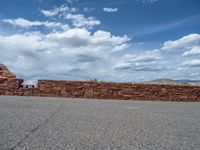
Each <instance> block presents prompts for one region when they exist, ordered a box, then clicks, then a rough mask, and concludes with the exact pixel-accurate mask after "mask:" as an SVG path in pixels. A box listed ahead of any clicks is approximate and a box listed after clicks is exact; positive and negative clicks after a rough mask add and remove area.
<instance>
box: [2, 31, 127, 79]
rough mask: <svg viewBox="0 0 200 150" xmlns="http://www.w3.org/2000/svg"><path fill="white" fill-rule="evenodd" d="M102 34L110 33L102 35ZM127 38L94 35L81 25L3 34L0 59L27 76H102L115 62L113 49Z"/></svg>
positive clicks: (55, 77) (20, 75)
mask: <svg viewBox="0 0 200 150" xmlns="http://www.w3.org/2000/svg"><path fill="white" fill-rule="evenodd" d="M99 33H101V34H99ZM102 33H103V34H104V35H107V36H104V37H103V38H102V37H99V36H98V35H103V34H102ZM128 40H129V39H128V38H127V36H124V37H119V36H114V35H112V34H111V33H109V32H105V31H96V32H95V33H94V34H92V33H91V32H90V31H88V30H87V29H80V28H73V29H69V30H67V31H64V32H52V33H49V34H43V33H40V32H28V33H24V34H14V35H9V36H0V49H1V50H2V53H1V55H0V60H1V61H2V62H3V63H5V64H6V65H8V66H11V68H13V70H14V71H15V72H16V73H17V75H18V76H19V77H23V78H25V79H38V78H49V79H79V80H80V79H87V78H99V79H101V78H103V76H105V74H104V73H103V72H107V73H106V74H107V75H108V76H109V74H110V73H109V70H110V69H111V67H112V63H111V62H110V61H111V59H108V58H111V55H112V51H113V49H114V48H115V47H116V46H120V45H123V44H125V43H127V42H128ZM105 65H106V66H107V67H106V68H105ZM109 68H110V69H109ZM91 69H92V72H91ZM112 78H113V79H116V78H117V77H114V76H112ZM112 78H111V75H110V80H112ZM108 80H109V79H108Z"/></svg>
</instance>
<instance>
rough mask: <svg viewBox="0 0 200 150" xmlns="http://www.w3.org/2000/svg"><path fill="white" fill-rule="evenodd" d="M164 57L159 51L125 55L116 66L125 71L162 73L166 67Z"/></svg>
mask: <svg viewBox="0 0 200 150" xmlns="http://www.w3.org/2000/svg"><path fill="white" fill-rule="evenodd" d="M161 59H162V56H161V55H160V53H159V52H158V51H157V50H154V51H147V52H145V53H140V54H125V55H124V56H123V58H122V59H121V60H120V61H119V62H118V63H117V64H116V65H115V66H114V69H117V70H123V71H126V70H127V71H160V70H162V69H164V68H166V67H164V65H163V64H162V61H161Z"/></svg>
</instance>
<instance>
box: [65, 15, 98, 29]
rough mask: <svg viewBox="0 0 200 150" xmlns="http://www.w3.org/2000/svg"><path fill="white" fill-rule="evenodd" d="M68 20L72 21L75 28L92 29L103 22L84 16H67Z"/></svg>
mask: <svg viewBox="0 0 200 150" xmlns="http://www.w3.org/2000/svg"><path fill="white" fill-rule="evenodd" d="M66 19H69V20H71V21H72V24H73V25H74V26H75V27H88V28H92V27H93V26H96V25H99V24H101V21H99V20H97V19H95V18H94V17H85V15H83V14H71V13H69V14H67V15H66Z"/></svg>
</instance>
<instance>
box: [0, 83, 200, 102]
mask: <svg viewBox="0 0 200 150" xmlns="http://www.w3.org/2000/svg"><path fill="white" fill-rule="evenodd" d="M22 82H23V80H21V79H3V80H2V79H0V95H20V96H49V97H71V98H94V99H124V100H157V101H200V87H199V86H171V85H150V84H128V83H104V82H79V81H54V80H39V81H38V86H37V88H23V87H22V86H21V83H22Z"/></svg>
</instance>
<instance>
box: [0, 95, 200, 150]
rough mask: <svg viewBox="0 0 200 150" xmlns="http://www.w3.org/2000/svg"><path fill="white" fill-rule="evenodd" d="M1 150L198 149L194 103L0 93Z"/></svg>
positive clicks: (199, 120) (199, 121)
mask: <svg viewBox="0 0 200 150" xmlns="http://www.w3.org/2000/svg"><path fill="white" fill-rule="evenodd" d="M0 149H1V150H7V149H8V150H14V149H16V150H31V149H33V150H57V149H58V150H165V149H166V150H199V149H200V103H177V102H140V101H114V100H108V101H106V100H83V99H82V100H81V99H62V98H36V97H0Z"/></svg>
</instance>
